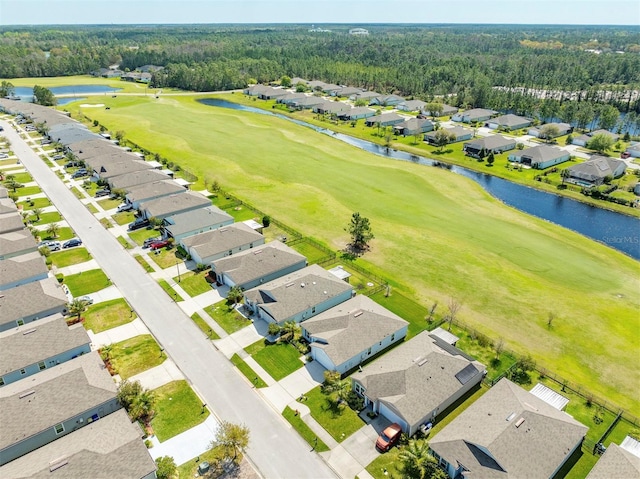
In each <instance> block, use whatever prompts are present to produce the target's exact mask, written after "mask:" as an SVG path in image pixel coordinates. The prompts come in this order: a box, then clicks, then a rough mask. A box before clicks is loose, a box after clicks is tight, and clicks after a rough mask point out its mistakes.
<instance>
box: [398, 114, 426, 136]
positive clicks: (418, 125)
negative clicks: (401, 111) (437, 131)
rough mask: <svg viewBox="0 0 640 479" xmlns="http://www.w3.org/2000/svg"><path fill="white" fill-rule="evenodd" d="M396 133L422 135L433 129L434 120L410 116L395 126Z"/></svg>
mask: <svg viewBox="0 0 640 479" xmlns="http://www.w3.org/2000/svg"><path fill="white" fill-rule="evenodd" d="M393 130H394V131H395V133H396V135H402V136H411V135H420V134H422V133H426V132H428V131H432V130H433V122H432V121H431V120H427V119H426V118H410V119H408V120H404V121H403V122H402V123H398V124H397V125H395V126H394V127H393Z"/></svg>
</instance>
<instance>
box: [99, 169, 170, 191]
mask: <svg viewBox="0 0 640 479" xmlns="http://www.w3.org/2000/svg"><path fill="white" fill-rule="evenodd" d="M168 179H170V177H169V176H167V174H166V173H162V172H160V171H158V170H154V169H147V170H139V171H133V172H131V173H127V174H126V175H119V176H114V177H112V178H108V179H107V181H108V183H109V186H110V187H111V190H124V189H126V188H130V187H132V186H136V185H143V184H145V183H152V182H154V181H162V180H168Z"/></svg>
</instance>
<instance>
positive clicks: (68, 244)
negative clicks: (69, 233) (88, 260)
mask: <svg viewBox="0 0 640 479" xmlns="http://www.w3.org/2000/svg"><path fill="white" fill-rule="evenodd" d="M80 245H82V240H80V239H78V238H72V239H70V240H69V241H65V242H64V243H63V244H62V247H63V248H73V247H74V246H80Z"/></svg>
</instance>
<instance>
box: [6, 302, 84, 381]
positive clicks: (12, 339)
mask: <svg viewBox="0 0 640 479" xmlns="http://www.w3.org/2000/svg"><path fill="white" fill-rule="evenodd" d="M90 352H91V339H89V335H88V334H87V332H86V331H85V330H84V327H83V326H82V324H79V323H78V324H75V325H73V326H71V327H69V326H67V322H66V320H65V319H64V318H63V317H62V316H61V315H58V314H56V315H53V316H51V317H49V318H46V319H42V320H40V321H38V322H37V323H35V324H27V325H24V326H20V327H18V328H14V329H10V330H7V331H3V332H1V333H0V386H5V385H7V384H11V383H13V382H16V381H19V380H20V379H23V378H27V377H29V376H32V375H34V374H37V373H39V372H40V371H43V370H44V369H47V368H51V367H54V366H56V365H58V364H60V363H64V362H67V361H70V360H71V359H73V358H75V357H77V356H80V355H82V354H87V353H90Z"/></svg>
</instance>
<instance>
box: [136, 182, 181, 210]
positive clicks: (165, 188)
mask: <svg viewBox="0 0 640 479" xmlns="http://www.w3.org/2000/svg"><path fill="white" fill-rule="evenodd" d="M125 191H126V195H125V199H126V201H127V203H129V204H131V205H132V206H133V207H134V209H136V210H137V209H138V208H140V204H141V203H144V202H145V201H151V200H155V199H156V198H162V197H163V196H169V195H174V194H179V193H185V192H186V191H187V190H185V188H184V186H180V185H179V184H178V183H176V182H175V181H173V180H168V179H167V180H163V181H154V182H152V183H144V184H143V185H137V186H130V187H129V188H126V189H125Z"/></svg>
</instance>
